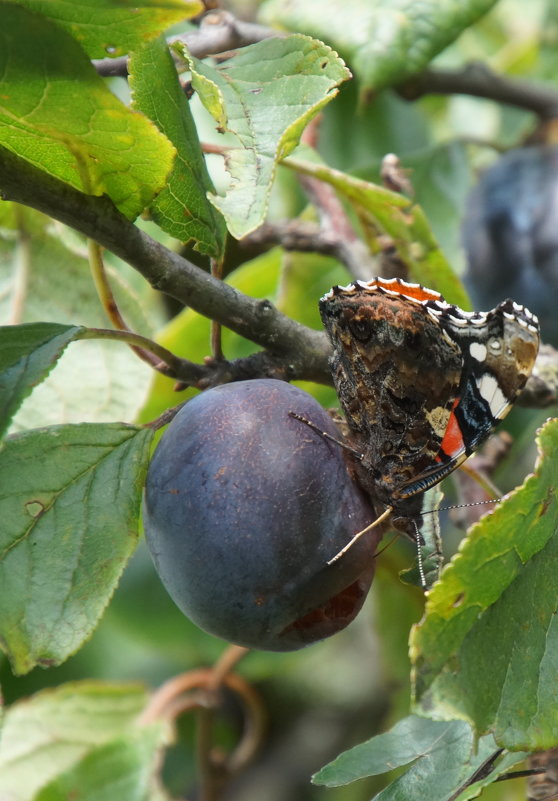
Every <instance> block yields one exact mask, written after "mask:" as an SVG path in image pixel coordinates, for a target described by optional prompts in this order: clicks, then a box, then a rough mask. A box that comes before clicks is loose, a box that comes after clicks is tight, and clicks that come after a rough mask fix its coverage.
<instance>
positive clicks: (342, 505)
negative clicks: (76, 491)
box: [144, 379, 380, 651]
mask: <svg viewBox="0 0 558 801" xmlns="http://www.w3.org/2000/svg"><path fill="white" fill-rule="evenodd" d="M291 411H293V412H296V413H298V414H300V415H301V416H303V417H305V418H306V419H308V420H311V421H312V422H314V423H315V424H316V425H317V426H319V428H320V430H322V431H327V432H328V433H330V434H331V435H332V436H335V437H337V438H339V432H338V431H337V428H336V426H335V425H334V423H333V421H332V420H331V418H330V417H329V415H328V414H327V413H326V411H325V410H324V409H323V408H322V407H321V406H320V405H319V404H318V403H317V401H316V400H315V399H314V398H313V397H312V396H311V395H309V394H308V393H306V392H304V391H303V390H301V389H298V388H297V387H294V386H291V385H290V384H287V383H285V382H283V381H278V380H275V379H257V380H251V381H239V382H236V383H233V384H225V385H222V386H219V387H215V388H213V389H210V390H207V391H206V392H203V393H202V394H200V395H198V396H196V397H195V398H193V399H192V400H191V401H189V402H188V403H187V404H186V405H185V406H183V407H182V409H181V410H180V411H179V412H178V414H177V415H176V417H175V418H174V419H173V421H172V422H171V423H170V425H169V427H168V429H167V430H166V432H165V433H164V434H163V436H162V438H161V441H160V442H159V445H158V446H157V448H156V450H155V453H154V456H153V458H152V460H151V463H150V466H149V470H148V476H147V482H146V491H145V504H144V525H145V533H146V539H147V543H148V546H149V549H150V551H151V554H152V557H153V560H154V563H155V566H156V569H157V571H158V573H159V576H160V578H161V580H162V582H163V584H164V586H165V587H166V589H167V591H168V593H169V594H170V596H171V597H172V598H173V600H174V602H175V603H176V604H177V606H178V607H179V608H180V609H181V610H182V611H183V612H184V614H186V615H187V617H189V618H190V619H191V620H193V621H194V622H195V623H197V625H198V626H199V627H200V628H202V629H204V630H205V631H207V632H209V633H211V634H214V635H216V636H218V637H221V638H223V639H225V640H228V641H230V642H234V643H237V644H240V645H245V646H247V647H251V648H259V649H262V650H271V651H282V650H293V649H297V648H301V647H303V646H305V645H308V644H309V643H311V642H314V641H316V640H319V639H322V638H324V637H327V636H329V635H330V634H333V633H335V632H336V631H338V630H340V629H341V628H343V627H344V626H346V625H347V624H348V623H349V622H350V621H351V620H352V619H353V618H354V617H355V615H356V614H357V612H358V611H359V610H360V607H361V606H362V603H363V601H364V598H365V596H366V594H367V592H368V589H369V587H370V583H371V581H372V577H373V574H374V556H373V555H374V550H375V548H376V545H377V540H378V538H379V536H380V535H379V533H378V532H377V530H376V529H374V530H372V531H371V532H369V533H368V534H366V535H364V536H363V537H362V538H361V539H360V540H359V541H358V542H357V543H356V544H355V545H354V546H353V547H352V548H351V549H350V550H349V551H348V552H347V554H345V555H344V556H343V558H341V559H340V560H339V561H337V562H335V563H333V564H332V565H329V566H328V565H327V561H328V560H329V559H331V557H333V556H334V555H335V554H336V553H337V552H338V551H339V550H340V549H341V548H342V547H343V545H344V544H345V543H346V542H348V540H349V539H350V538H351V537H352V536H353V534H355V533H356V532H357V531H360V530H361V529H362V528H364V527H365V526H366V525H367V524H368V523H370V522H371V520H373V519H374V514H373V511H372V509H371V507H370V505H369V503H368V501H367V500H366V499H365V497H364V495H363V494H362V492H361V491H360V490H359V488H358V487H357V486H356V484H355V483H354V482H353V480H352V479H351V476H350V474H349V471H348V468H347V466H346V462H345V457H344V454H343V449H342V448H341V447H340V446H339V445H337V444H335V443H333V442H331V441H328V440H327V439H326V438H324V437H323V436H321V434H320V433H318V432H316V431H314V430H312V429H311V428H310V427H309V426H308V425H306V424H305V423H303V422H301V421H299V420H296V419H295V418H293V417H291V416H290V415H289V412H291Z"/></svg>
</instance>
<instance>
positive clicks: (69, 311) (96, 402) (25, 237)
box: [0, 204, 155, 431]
mask: <svg viewBox="0 0 558 801" xmlns="http://www.w3.org/2000/svg"><path fill="white" fill-rule="evenodd" d="M1 205H2V204H0V206H1ZM5 205H6V206H9V205H10V204H5ZM17 209H18V212H21V211H22V207H17ZM23 211H24V215H23V216H24V220H23V223H22V225H21V228H20V229H19V230H16V231H15V232H12V231H4V232H2V231H0V324H4V325H6V324H7V323H9V322H12V321H13V320H14V319H17V320H18V322H22V323H38V322H41V323H43V322H44V321H49V322H53V323H54V322H56V323H63V324H67V325H68V326H72V327H73V324H74V323H80V324H82V325H85V326H89V327H92V328H95V327H96V328H103V327H106V326H107V324H108V320H107V318H106V316H105V313H104V311H103V309H102V308H101V305H100V303H99V299H98V297H97V293H96V290H95V287H94V285H93V282H92V280H91V273H90V270H89V266H88V263H87V253H86V248H85V242H84V240H83V238H81V237H78V236H77V235H75V234H73V235H71V233H70V232H69V229H67V228H64V227H63V226H60V225H56V226H53V225H52V223H50V224H49V225H48V226H47V225H45V224H43V226H42V227H40V226H39V225H38V220H37V219H33V218H34V217H37V215H36V214H35V213H34V212H33V213H32V214H31V215H29V214H28V212H29V211H30V210H27V209H24V210H23ZM45 219H46V218H45ZM2 233H4V235H5V239H2ZM106 261H107V262H108V259H107V260H106ZM130 269H131V268H130ZM107 274H108V276H109V280H110V282H111V285H112V287H113V289H114V292H115V295H116V298H117V302H118V306H119V308H120V309H121V311H122V312H123V314H124V318H125V319H126V322H127V323H128V325H130V326H131V328H133V329H134V330H135V331H138V333H142V334H144V335H145V336H151V335H152V334H153V329H152V327H151V325H152V323H153V318H154V316H155V314H154V310H153V308H152V306H150V305H149V298H151V297H153V296H154V295H155V291H154V290H149V291H150V295H149V296H148V297H146V298H143V297H140V296H139V291H136V288H135V286H134V284H133V283H132V282H131V281H130V280H129V278H128V275H127V274H124V273H123V272H121V270H120V269H118V270H116V269H114V268H113V267H112V266H110V265H109V264H107ZM134 275H135V274H134ZM141 280H142V282H143V285H144V286H145V287H146V288H148V287H147V284H146V282H145V281H144V280H143V279H141ZM149 318H150V319H149ZM151 373H152V371H151V370H150V368H149V367H148V366H147V365H146V364H145V363H143V362H141V361H140V360H139V359H138V358H137V356H135V355H134V354H133V353H132V352H131V351H130V350H129V348H128V347H126V346H125V345H124V344H123V343H121V342H106V341H95V340H88V341H84V342H80V343H79V344H76V345H75V346H74V347H72V348H68V349H67V351H66V352H65V353H64V354H63V355H62V357H61V358H60V360H59V361H58V363H57V366H56V369H55V370H53V371H52V372H51V373H50V374H49V375H48V376H47V377H46V379H45V380H44V381H43V382H42V383H41V384H40V385H39V386H37V387H36V388H35V389H34V390H33V393H32V395H31V397H29V398H27V399H26V400H25V402H24V403H23V405H22V407H21V408H20V410H19V411H18V413H17V414H16V416H15V418H14V423H13V427H12V431H14V430H21V429H25V428H37V427H40V426H45V425H55V424H59V423H77V422H82V421H83V420H84V419H87V420H91V421H94V422H112V421H113V420H119V419H120V420H133V419H134V418H135V415H136V414H137V412H138V409H139V408H140V407H141V405H142V403H143V401H144V397H145V395H146V393H147V392H148V389H149V381H150V378H151ZM131 387H133V390H131Z"/></svg>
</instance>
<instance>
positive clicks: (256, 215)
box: [183, 35, 350, 239]
mask: <svg viewBox="0 0 558 801" xmlns="http://www.w3.org/2000/svg"><path fill="white" fill-rule="evenodd" d="M183 52H184V56H185V57H186V58H187V60H188V62H189V65H190V69H191V72H192V85H193V87H194V89H195V90H196V91H197V92H198V94H199V96H200V98H201V100H202V102H203V103H204V105H205V106H206V108H207V109H208V111H209V112H210V113H211V114H212V116H213V117H214V119H215V120H216V122H217V124H218V126H219V129H220V130H222V131H225V130H226V131H229V132H231V133H233V134H235V135H236V136H237V138H238V140H239V145H238V147H232V148H230V149H228V150H227V154H226V166H227V169H228V171H229V173H230V175H231V179H232V180H231V185H230V187H229V190H228V191H227V193H226V194H225V196H224V197H222V196H219V195H211V196H210V198H211V201H212V203H213V204H214V205H215V207H216V208H217V209H219V210H220V211H221V212H222V214H223V215H224V216H225V219H226V221H227V225H228V228H229V231H230V232H231V233H232V235H233V236H235V237H237V238H238V239H240V238H241V237H243V236H245V235H246V234H248V233H250V231H253V230H254V229H255V228H257V227H258V226H259V225H261V223H262V222H263V220H264V217H265V213H266V211H267V203H268V199H269V193H270V190H271V184H272V182H273V177H274V174H275V168H276V164H277V162H278V161H279V160H280V159H282V158H284V157H285V156H287V155H288V154H289V153H291V152H292V150H293V149H294V148H295V147H296V145H297V143H298V141H299V138H300V135H301V133H302V131H303V129H304V127H305V125H306V124H307V123H308V121H309V120H310V119H311V118H312V117H313V116H314V115H315V114H316V113H317V112H318V111H319V110H320V109H321V108H322V107H323V106H324V105H325V104H326V103H328V102H329V101H330V100H331V99H332V98H333V97H334V96H335V94H336V92H337V86H338V85H339V84H340V83H342V82H343V81H345V80H347V78H349V77H350V73H349V71H348V69H347V68H346V67H345V65H344V63H343V62H342V60H341V59H340V58H339V56H338V55H337V54H336V53H335V52H334V51H333V50H332V49H331V48H330V47H327V46H326V45H324V44H322V42H319V41H316V40H314V39H310V38H309V37H307V36H301V35H294V36H289V37H286V38H278V39H268V40H266V41H263V42H259V43H258V44H254V45H250V46H249V47H244V48H242V50H240V51H239V52H238V53H237V54H236V55H234V56H233V57H232V58H230V59H228V60H227V61H225V62H224V63H223V64H221V65H219V66H217V67H210V66H208V65H207V64H204V63H203V62H201V61H198V60H197V59H195V58H193V57H192V56H189V55H188V53H187V52H185V51H183Z"/></svg>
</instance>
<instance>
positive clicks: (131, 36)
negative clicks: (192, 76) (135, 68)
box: [13, 0, 204, 58]
mask: <svg viewBox="0 0 558 801" xmlns="http://www.w3.org/2000/svg"><path fill="white" fill-rule="evenodd" d="M13 2H16V3H18V4H19V5H20V6H25V7H26V8H28V9H30V10H31V11H37V12H39V13H41V14H44V16H45V17H47V18H48V19H50V20H52V22H56V23H57V24H58V25H60V26H61V27H62V28H65V30H66V31H68V33H70V34H71V35H72V36H73V37H74V39H76V40H77V41H78V42H79V43H80V45H81V46H82V47H83V49H84V50H85V52H86V53H87V55H88V56H89V58H104V57H106V56H112V57H115V56H122V55H125V54H126V53H129V52H130V51H132V50H135V49H136V48H138V47H140V46H141V45H143V44H145V42H146V40H148V39H152V38H154V37H155V36H157V35H158V34H159V33H161V31H164V30H165V29H166V28H168V27H169V26H170V25H174V24H175V23H177V22H181V21H182V20H184V19H188V18H189V17H193V16H195V15H196V14H200V13H201V12H202V11H203V10H204V6H203V3H201V2H200V0H140V2H138V0H79V3H77V2H70V3H69V2H68V0H13Z"/></svg>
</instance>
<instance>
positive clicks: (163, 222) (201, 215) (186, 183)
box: [129, 37, 225, 258]
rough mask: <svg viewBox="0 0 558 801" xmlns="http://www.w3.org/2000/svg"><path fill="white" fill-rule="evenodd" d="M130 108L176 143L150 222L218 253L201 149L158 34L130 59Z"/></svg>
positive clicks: (219, 226)
mask: <svg viewBox="0 0 558 801" xmlns="http://www.w3.org/2000/svg"><path fill="white" fill-rule="evenodd" d="M129 70H130V86H131V88H132V91H133V101H134V107H135V108H137V109H138V110H139V111H141V112H143V113H144V114H145V115H146V116H147V117H149V119H150V120H153V122H154V123H155V124H156V125H157V127H158V128H159V130H160V131H162V133H164V134H165V135H166V136H167V137H168V138H169V140H170V141H171V142H172V143H173V145H174V146H175V147H176V153H177V157H176V160H175V162H174V167H173V170H172V172H171V174H170V175H169V177H168V180H167V183H166V185H165V187H164V189H163V190H162V191H161V192H160V193H159V195H158V196H157V197H156V198H155V200H154V202H153V204H152V206H151V208H150V211H151V216H152V217H153V219H154V220H155V222H156V223H157V224H158V225H160V226H161V228H162V229H163V230H164V231H166V232H167V233H168V234H170V235H171V236H174V237H175V238H176V239H179V240H180V241H181V242H185V243H188V242H190V241H191V240H193V241H194V242H195V243H196V245H195V249H196V250H199V251H200V252H201V253H205V254H207V255H210V256H214V257H216V258H218V257H219V256H220V255H221V254H222V252H223V248H224V243H225V223H224V220H223V218H222V216H221V215H220V214H219V212H218V211H217V210H216V209H215V207H214V206H213V205H212V204H211V203H210V202H209V200H208V198H207V193H208V192H211V191H214V189H213V184H212V183H211V179H210V177H209V174H208V172H207V167H206V164H205V160H204V157H203V154H202V152H201V148H200V143H199V139H198V134H197V131H196V126H195V124H194V120H193V118H192V114H191V111H190V106H189V104H188V101H187V100H186V97H185V95H184V92H183V90H182V88H181V86H180V83H179V81H178V75H177V73H176V67H175V64H174V61H173V59H172V57H171V55H170V53H169V50H168V47H167V45H166V42H165V40H164V39H163V38H162V37H161V38H160V39H157V40H155V41H153V42H150V43H149V44H147V45H145V46H144V47H142V48H141V49H140V50H138V51H137V52H136V53H135V54H134V55H133V56H132V58H131V59H130V63H129Z"/></svg>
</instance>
